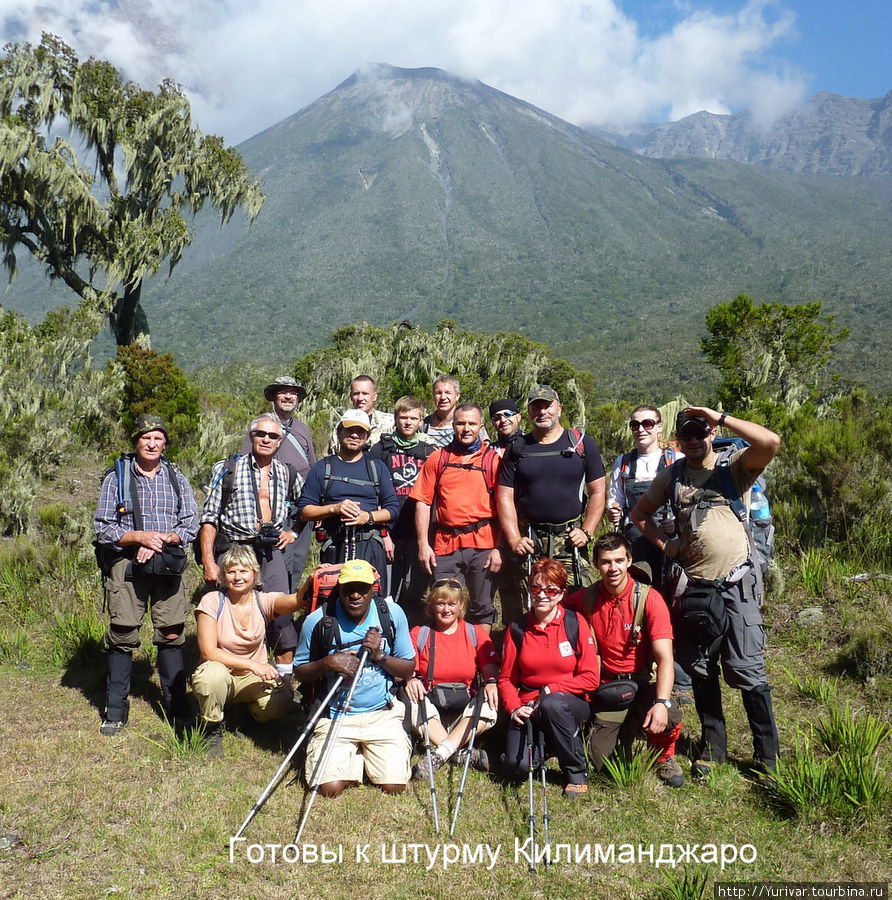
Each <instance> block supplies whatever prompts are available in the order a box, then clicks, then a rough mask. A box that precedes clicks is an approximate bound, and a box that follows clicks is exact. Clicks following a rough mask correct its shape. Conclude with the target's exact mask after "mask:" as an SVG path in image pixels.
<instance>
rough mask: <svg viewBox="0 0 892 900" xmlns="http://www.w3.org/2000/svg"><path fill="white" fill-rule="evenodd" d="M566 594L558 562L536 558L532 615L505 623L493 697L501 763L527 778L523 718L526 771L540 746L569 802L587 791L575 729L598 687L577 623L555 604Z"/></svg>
mask: <svg viewBox="0 0 892 900" xmlns="http://www.w3.org/2000/svg"><path fill="white" fill-rule="evenodd" d="M566 589H567V570H566V569H565V568H564V567H563V566H562V565H561V564H560V563H559V562H556V561H555V560H553V559H540V560H539V561H538V562H536V563H535V564H534V565H533V568H532V571H531V572H530V596H531V602H532V609H531V610H530V612H529V613H527V615H526V616H525V618H524V620H523V624H522V627H521V625H520V624H519V623H518V624H515V625H512V626H511V627H510V628H509V629H508V632H507V634H506V636H505V644H504V647H503V650H502V669H501V672H500V674H499V697H500V699H501V701H502V705H503V706H504V707H505V709H507V710H508V712H509V713H510V715H511V722H510V725H509V727H508V737H507V740H506V742H505V754H504V757H503V761H504V762H505V765H506V766H507V767H508V768H509V769H511V770H513V771H514V772H516V773H517V774H519V775H526V774H527V773H528V772H529V761H528V754H527V722H528V720H529V721H531V722H532V724H533V765H534V767H535V766H538V765H539V762H540V760H541V747H542V745H543V743H544V753H545V756H546V758H547V757H548V756H556V757H557V759H558V763H560V767H561V771H562V772H563V774H564V777H565V778H566V779H567V785H566V787H565V788H564V796H565V797H571V798H572V797H578V796H579V795H581V794H584V793H586V791H588V766H587V765H586V761H585V753H584V751H583V747H582V739H581V737H580V735H579V729H580V726H581V724H582V723H583V722H585V721H587V720H588V717H589V692H590V691H593V690H594V689H595V688H596V687H597V686H598V658H597V654H596V651H595V644H594V641H593V639H592V634H591V630H590V629H589V626H588V623H587V622H586V621H585V618H584V617H583V616H577V615H576V614H575V613H568V612H567V611H566V610H565V609H564V608H563V607H562V606H561V600H562V599H563V597H564V594H565V592H566ZM568 618H570V619H571V620H572V621H570V622H568V621H567V620H568ZM574 635H575V641H574V640H573V637H574Z"/></svg>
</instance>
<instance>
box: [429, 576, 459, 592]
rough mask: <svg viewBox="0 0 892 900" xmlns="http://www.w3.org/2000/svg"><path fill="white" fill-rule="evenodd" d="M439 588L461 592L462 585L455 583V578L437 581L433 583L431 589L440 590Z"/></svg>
mask: <svg viewBox="0 0 892 900" xmlns="http://www.w3.org/2000/svg"><path fill="white" fill-rule="evenodd" d="M440 587H451V588H456V589H457V590H459V591H460V590H462V589H463V588H464V585H463V584H462V583H461V582H460V581H457V580H456V579H455V578H441V579H440V580H439V581H435V582H434V583H433V584H432V585H431V588H440Z"/></svg>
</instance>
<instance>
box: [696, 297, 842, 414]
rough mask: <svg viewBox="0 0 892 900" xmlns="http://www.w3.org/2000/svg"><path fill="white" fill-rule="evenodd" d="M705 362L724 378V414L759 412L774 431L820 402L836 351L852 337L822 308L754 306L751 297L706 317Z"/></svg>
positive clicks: (716, 308) (815, 305) (720, 390)
mask: <svg viewBox="0 0 892 900" xmlns="http://www.w3.org/2000/svg"><path fill="white" fill-rule="evenodd" d="M706 328H707V330H708V331H709V334H710V336H709V337H708V338H704V339H703V341H702V350H703V353H704V354H705V355H706V358H707V359H708V360H709V362H711V363H712V364H713V365H714V366H716V367H717V368H718V370H719V373H720V375H721V381H720V382H719V386H718V391H717V394H718V402H719V403H720V404H721V406H722V407H723V408H724V409H730V410H741V409H749V410H755V411H756V412H757V413H758V415H759V416H760V417H761V418H762V419H764V420H765V421H766V422H767V423H768V424H770V425H771V426H772V427H781V426H782V425H783V424H784V422H785V421H786V418H787V416H788V415H790V414H792V413H795V412H796V410H797V409H799V407H801V406H802V405H803V404H804V403H807V402H809V401H813V400H815V399H817V398H818V396H819V394H820V390H821V384H820V381H821V377H822V373H823V369H824V367H825V366H826V365H827V363H828V362H829V361H830V359H831V357H832V355H833V348H834V347H835V346H836V345H837V344H838V343H839V342H840V341H842V340H845V338H846V337H848V330H847V329H845V328H841V329H837V327H836V323H835V321H834V319H833V316H829V315H828V316H823V315H822V314H821V304H820V303H797V304H784V303H761V304H758V305H757V304H755V303H753V301H752V299H751V298H750V297H748V296H747V295H746V294H738V295H737V296H736V297H735V298H734V299H733V300H732V301H731V302H730V303H719V304H716V305H715V306H713V307H712V308H711V309H710V310H709V312H707V314H706Z"/></svg>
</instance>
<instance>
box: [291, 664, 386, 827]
mask: <svg viewBox="0 0 892 900" xmlns="http://www.w3.org/2000/svg"><path fill="white" fill-rule="evenodd" d="M368 658H369V651H368V650H363V651H362V654H361V655H360V657H359V665H358V666H357V668H356V674H355V675H354V676H353V680H352V681H351V682H350V689H349V690H348V691H347V696H346V697H345V698H344V700H343V702H342V703H341V705H340V706H339V707H338V709H337V711H336V714H335V718H334V719H333V720H332V723H331V725H330V726H329V729H328V734H327V735H326V737H325V743H324V744H323V745H322V753H321V754H320V755H319V759H318V760H317V761H316V765H315V767H314V768H313V774H312V775H311V776H310V781H311V782H312V786H313V792H312V793H311V794H310V802H309V803H308V804H307V808H306V810H305V811H304V815H303V818H302V819H301V820H300V826H299V827H298V829H297V834H296V835H295V836H294V843H295V844H299V843H300V838H301V835H302V834H303V833H304V826H305V825H306V824H307V819H308V818H309V817H310V810H311V809H312V808H313V804H314V803H315V802H316V795H317V794H318V793H319V779H320V778H321V777H322V773H323V772H324V771H325V766H326V765H327V764H328V758H329V756H331V749H332V747H334V744H335V739H336V738H337V734H338V731H340V728H341V722H342V721H343V720H344V716H346V715H347V710H348V709H349V708H350V701H351V700H352V699H353V692H354V691H355V690H356V685H358V684H359V676H360V675H362V670H363V667H364V666H365V664H366V661H367V660H368Z"/></svg>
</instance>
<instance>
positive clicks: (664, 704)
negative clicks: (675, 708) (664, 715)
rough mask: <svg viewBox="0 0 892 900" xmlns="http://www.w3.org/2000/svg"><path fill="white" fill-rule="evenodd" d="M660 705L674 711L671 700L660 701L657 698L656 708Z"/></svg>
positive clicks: (655, 701)
mask: <svg viewBox="0 0 892 900" xmlns="http://www.w3.org/2000/svg"><path fill="white" fill-rule="evenodd" d="M658 703H662V704H663V706H665V707H666V709H672V701H671V700H660V699H659V698H657V699H656V700H654V706H656V705H657V704H658Z"/></svg>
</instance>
